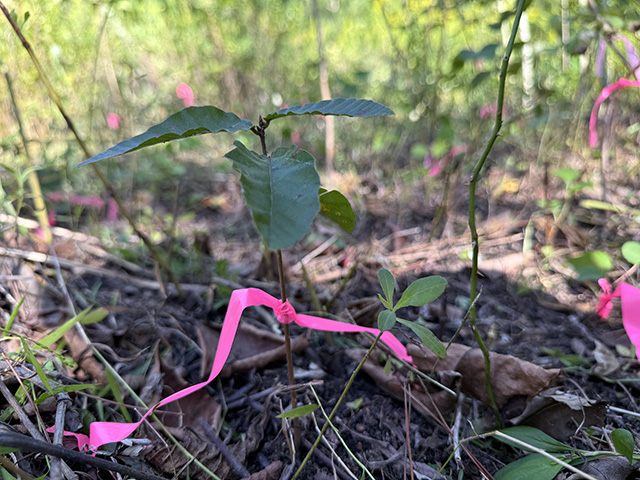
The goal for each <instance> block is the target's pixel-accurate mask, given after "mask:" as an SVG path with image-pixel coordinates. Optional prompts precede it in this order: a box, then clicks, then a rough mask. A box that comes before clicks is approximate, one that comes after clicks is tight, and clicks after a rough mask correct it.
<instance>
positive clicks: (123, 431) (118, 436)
mask: <svg viewBox="0 0 640 480" xmlns="http://www.w3.org/2000/svg"><path fill="white" fill-rule="evenodd" d="M257 305H263V306H266V307H269V308H271V309H273V311H274V312H275V314H276V317H277V318H278V320H279V321H280V322H282V323H284V324H290V323H296V324H297V325H300V326H301V327H306V328H311V329H313V330H321V331H327V332H350V333H361V332H367V333H370V334H372V335H375V336H378V335H379V334H380V330H378V329H377V328H368V327H361V326H359V325H352V324H350V323H343V322H338V321H336V320H328V319H326V318H320V317H314V316H311V315H304V314H298V313H296V311H295V310H294V308H293V307H292V306H291V304H290V303H289V302H288V301H286V302H284V303H283V302H282V301H280V300H278V299H277V298H275V297H273V296H271V295H269V294H268V293H266V292H263V291H262V290H260V289H258V288H245V289H240V290H234V291H233V293H232V294H231V299H230V300H229V307H228V308H227V313H226V315H225V317H224V322H223V324H222V330H221V332H220V339H219V341H218V348H217V350H216V354H215V357H214V360H213V366H212V368H211V373H210V374H209V378H208V379H207V380H205V381H204V382H201V383H198V384H196V385H193V386H191V387H187V388H185V389H184V390H181V391H179V392H176V393H174V394H172V395H169V396H168V397H166V398H164V399H163V400H161V401H160V402H158V403H157V404H156V405H154V406H153V407H152V408H151V409H149V411H147V413H145V414H144V415H143V416H142V418H141V419H140V421H138V422H135V423H116V422H93V423H92V424H91V425H90V426H89V435H88V436H87V435H84V434H81V433H72V432H65V435H70V436H74V437H76V438H77V440H78V449H80V450H83V449H84V448H85V447H87V446H88V448H89V450H93V451H95V450H96V449H97V448H98V447H100V446H101V445H104V444H107V443H114V442H120V441H122V440H124V439H125V438H127V437H128V436H129V435H131V434H132V433H133V432H134V431H135V430H136V429H137V428H138V427H139V426H140V425H141V424H142V422H144V421H145V419H146V418H147V417H148V416H149V415H151V414H152V413H153V412H154V411H155V410H156V409H157V408H158V407H161V406H163V405H166V404H168V403H170V402H173V401H175V400H178V399H180V398H182V397H185V396H187V395H189V394H190V393H193V392H195V391H196V390H199V389H201V388H203V387H204V386H205V385H207V384H208V383H210V382H211V381H212V380H213V379H215V378H216V377H217V376H218V375H219V374H220V372H221V371H222V367H224V364H225V362H226V361H227V358H228V357H229V353H230V352H231V347H232V345H233V341H234V339H235V337H236V332H237V331H238V324H239V322H240V317H241V316H242V312H243V311H244V310H245V309H246V308H248V307H254V306H257ZM380 338H381V340H382V341H383V342H384V343H385V344H386V345H387V346H388V347H389V348H390V349H391V350H392V351H393V352H394V353H395V354H396V355H398V357H399V358H401V359H402V360H405V361H408V362H412V360H411V357H410V356H409V355H408V354H407V350H406V349H405V347H404V345H403V344H402V343H401V342H400V341H399V340H398V339H397V338H396V337H395V336H394V335H393V334H392V333H391V332H384V333H383V334H382V336H381V337H380ZM54 428H55V427H51V428H49V429H48V430H49V431H53V430H54Z"/></svg>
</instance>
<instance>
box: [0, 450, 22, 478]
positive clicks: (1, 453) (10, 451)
mask: <svg viewBox="0 0 640 480" xmlns="http://www.w3.org/2000/svg"><path fill="white" fill-rule="evenodd" d="M18 450H20V449H19V448H14V447H2V446H0V455H6V454H7V453H13V452H17V451H18ZM11 478H15V477H11Z"/></svg>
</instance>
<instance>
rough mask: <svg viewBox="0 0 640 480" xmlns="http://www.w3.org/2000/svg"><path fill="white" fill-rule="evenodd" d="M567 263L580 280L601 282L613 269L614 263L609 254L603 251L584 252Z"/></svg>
mask: <svg viewBox="0 0 640 480" xmlns="http://www.w3.org/2000/svg"><path fill="white" fill-rule="evenodd" d="M567 263H568V264H569V265H571V267H573V269H574V270H575V271H576V273H577V274H578V280H580V281H585V280H599V279H600V278H602V277H604V276H605V275H606V274H607V273H608V272H609V270H611V269H612V268H613V262H612V261H611V257H610V256H609V254H608V253H606V252H603V251H602V250H592V251H589V252H584V253H583V254H582V255H578V256H577V257H575V258H569V259H568V260H567Z"/></svg>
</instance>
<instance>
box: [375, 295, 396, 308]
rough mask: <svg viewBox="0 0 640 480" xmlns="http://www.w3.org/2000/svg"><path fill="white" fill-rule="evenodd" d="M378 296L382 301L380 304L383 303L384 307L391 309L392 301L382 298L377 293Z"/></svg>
mask: <svg viewBox="0 0 640 480" xmlns="http://www.w3.org/2000/svg"><path fill="white" fill-rule="evenodd" d="M378 298H379V299H380V301H381V302H382V305H384V308H388V309H389V310H393V303H391V302H390V301H389V300H387V299H386V298H384V297H383V296H382V295H380V294H378Z"/></svg>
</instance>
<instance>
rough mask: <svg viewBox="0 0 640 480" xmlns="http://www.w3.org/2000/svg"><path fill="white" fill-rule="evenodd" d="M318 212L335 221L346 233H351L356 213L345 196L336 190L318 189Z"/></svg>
mask: <svg viewBox="0 0 640 480" xmlns="http://www.w3.org/2000/svg"><path fill="white" fill-rule="evenodd" d="M318 198H319V200H320V213H322V214H323V215H324V216H325V217H327V218H328V219H329V220H332V221H333V222H335V223H336V224H337V225H338V226H339V227H340V228H341V229H343V230H344V231H345V232H347V233H352V232H353V228H354V227H355V226H356V214H355V212H354V211H353V208H351V204H350V203H349V200H347V197H345V196H344V195H343V194H341V193H340V192H339V191H337V190H331V191H327V189H326V188H321V189H320V195H319V197H318Z"/></svg>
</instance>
